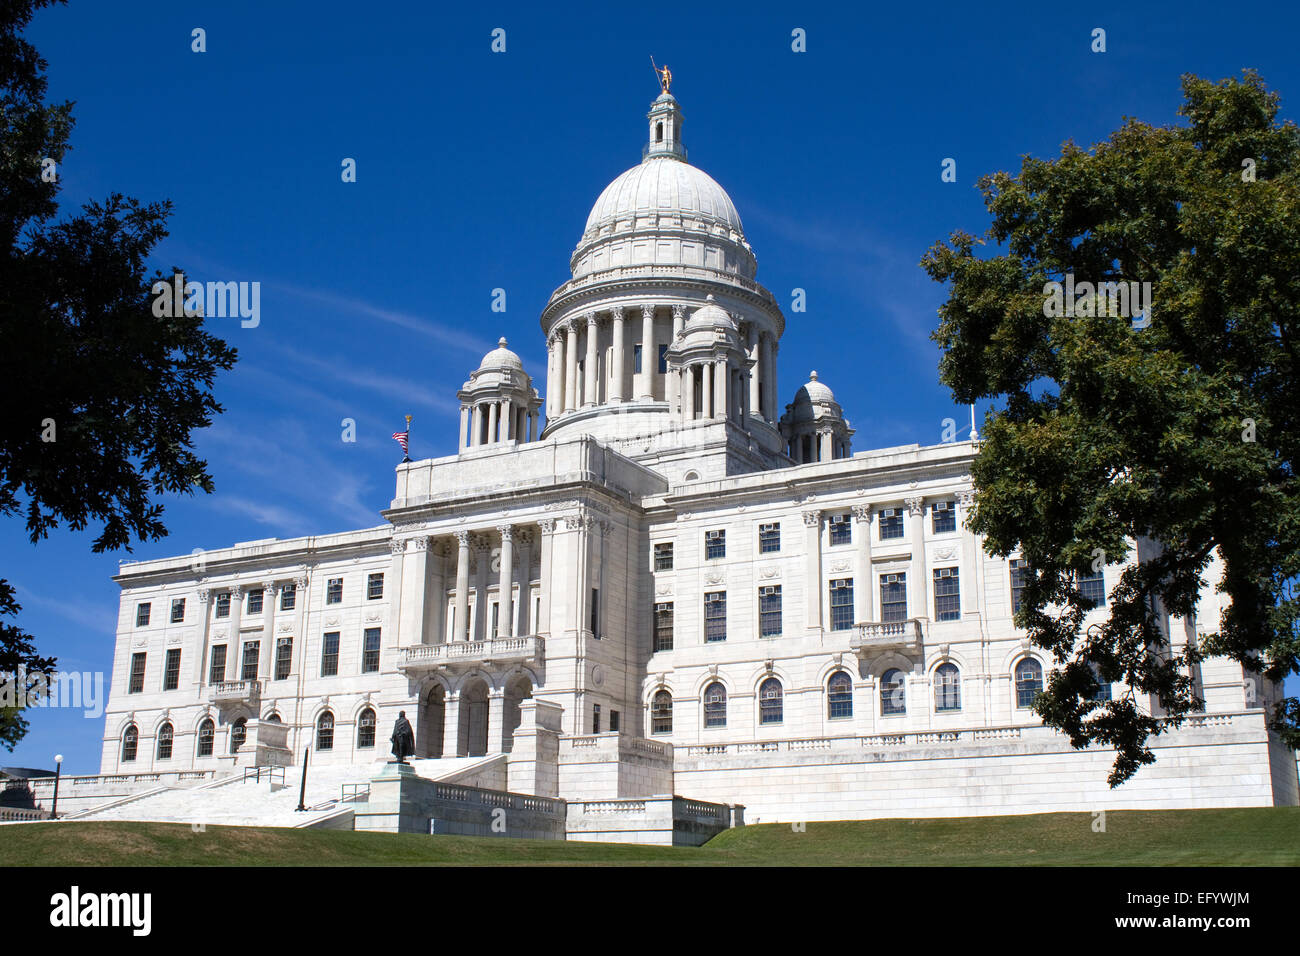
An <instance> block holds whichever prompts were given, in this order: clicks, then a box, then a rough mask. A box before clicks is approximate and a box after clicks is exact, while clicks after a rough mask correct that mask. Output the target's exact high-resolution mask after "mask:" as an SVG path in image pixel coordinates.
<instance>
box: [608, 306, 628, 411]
mask: <svg viewBox="0 0 1300 956" xmlns="http://www.w3.org/2000/svg"><path fill="white" fill-rule="evenodd" d="M612 311H613V315H614V357H613V359H612V361H613V364H614V375H613V380H612V382H611V383H610V395H609V398H610V401H613V402H621V401H623V399H625V398H627V389H626V387H625V382H624V379H623V376H624V374H625V372H624V368H623V366H624V363H625V362H626V361H627V358H626V356H625V355H624V354H623V337H624V334H625V332H626V330H625V329H624V328H623V307H622V306H621V305H620V306H615V307H614V309H613V310H612Z"/></svg>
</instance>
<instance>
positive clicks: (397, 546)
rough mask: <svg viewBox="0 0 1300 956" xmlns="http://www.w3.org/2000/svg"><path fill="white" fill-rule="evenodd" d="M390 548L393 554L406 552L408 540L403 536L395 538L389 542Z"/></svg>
mask: <svg viewBox="0 0 1300 956" xmlns="http://www.w3.org/2000/svg"><path fill="white" fill-rule="evenodd" d="M388 550H389V551H391V552H393V554H405V553H406V541H405V539H403V538H393V539H392V540H390V541H389V542H388Z"/></svg>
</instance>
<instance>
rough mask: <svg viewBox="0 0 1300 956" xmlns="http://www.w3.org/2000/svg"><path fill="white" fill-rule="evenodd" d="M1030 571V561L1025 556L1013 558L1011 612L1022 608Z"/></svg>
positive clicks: (1013, 612)
mask: <svg viewBox="0 0 1300 956" xmlns="http://www.w3.org/2000/svg"><path fill="white" fill-rule="evenodd" d="M1028 573H1029V563H1028V562H1027V561H1025V560H1024V559H1023V558H1012V559H1011V613H1012V614H1015V613H1016V612H1017V611H1019V610H1020V605H1021V603H1022V602H1023V601H1024V599H1025V576H1026V575H1027V574H1028Z"/></svg>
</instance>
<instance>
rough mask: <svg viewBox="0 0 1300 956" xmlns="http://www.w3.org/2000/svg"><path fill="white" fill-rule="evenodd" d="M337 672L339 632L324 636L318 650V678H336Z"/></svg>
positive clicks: (331, 632)
mask: <svg viewBox="0 0 1300 956" xmlns="http://www.w3.org/2000/svg"><path fill="white" fill-rule="evenodd" d="M338 672H339V632H338V631H330V632H329V633H327V634H326V635H325V640H324V642H323V643H322V644H321V650H320V676H321V677H337V676H338Z"/></svg>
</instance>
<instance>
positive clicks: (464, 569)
mask: <svg viewBox="0 0 1300 956" xmlns="http://www.w3.org/2000/svg"><path fill="white" fill-rule="evenodd" d="M455 535H456V620H455V622H454V624H453V627H454V628H455V632H454V634H453V638H454V639H455V640H457V641H468V640H469V532H468V531H457V532H455Z"/></svg>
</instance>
